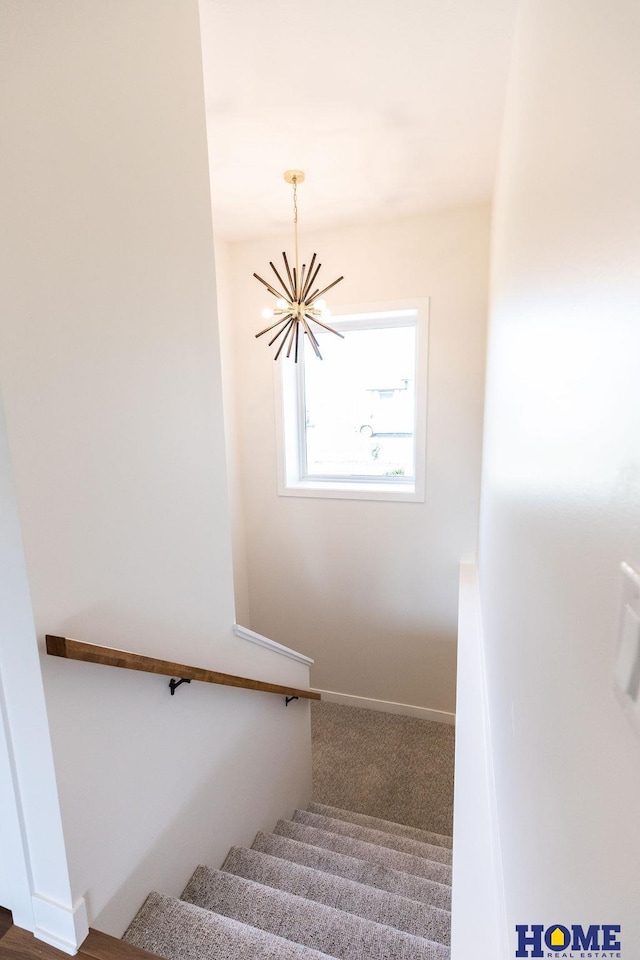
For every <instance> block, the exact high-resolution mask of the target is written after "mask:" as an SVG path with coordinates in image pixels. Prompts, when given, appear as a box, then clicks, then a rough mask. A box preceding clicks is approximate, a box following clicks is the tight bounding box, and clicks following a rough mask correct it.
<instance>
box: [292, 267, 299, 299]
mask: <svg viewBox="0 0 640 960" xmlns="http://www.w3.org/2000/svg"><path fill="white" fill-rule="evenodd" d="M293 292H294V294H295V296H294V298H293V299H294V300H296V301H297V300H298V270H297V268H296V267H294V268H293Z"/></svg>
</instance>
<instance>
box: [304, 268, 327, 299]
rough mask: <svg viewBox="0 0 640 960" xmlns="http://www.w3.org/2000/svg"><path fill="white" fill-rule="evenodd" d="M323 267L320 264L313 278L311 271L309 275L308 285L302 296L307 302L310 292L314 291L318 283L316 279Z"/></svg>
mask: <svg viewBox="0 0 640 960" xmlns="http://www.w3.org/2000/svg"><path fill="white" fill-rule="evenodd" d="M321 266H322V264H321V263H319V264H318V266H317V267H316V269H315V271H314V273H313V275H312V276H310V275H309V274H310V272H311V271H309V273H308V274H307V285H306V287H305V288H304V292H303V294H302V299H303V301H304V300H306V299H307V297H308V296H309V290H313V284H314V283H315V281H316V277H317V276H318V273H319V271H320V267H321Z"/></svg>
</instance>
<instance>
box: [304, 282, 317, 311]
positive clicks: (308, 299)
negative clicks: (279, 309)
mask: <svg viewBox="0 0 640 960" xmlns="http://www.w3.org/2000/svg"><path fill="white" fill-rule="evenodd" d="M318 296H320V290H319V289H318V287H316V289H315V290H314V291H313V293H312V294H311V296H309V295H307V296H306V297H305V298H304V305H305V307H306V308H307V310H309V309H310V308H311V304H312V303H313V301H314V300H315V299H316V297H318Z"/></svg>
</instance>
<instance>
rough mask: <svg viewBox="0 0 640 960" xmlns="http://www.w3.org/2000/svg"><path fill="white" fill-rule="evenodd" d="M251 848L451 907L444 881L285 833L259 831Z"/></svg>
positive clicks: (449, 893)
mask: <svg viewBox="0 0 640 960" xmlns="http://www.w3.org/2000/svg"><path fill="white" fill-rule="evenodd" d="M251 849H252V850H259V851H262V852H263V853H268V854H270V855H271V856H272V857H278V858H280V859H281V860H287V861H290V862H292V863H299V864H302V865H303V866H306V867H313V868H314V869H315V870H322V871H324V872H325V873H329V874H331V875H332V876H339V877H346V878H347V879H349V880H355V881H356V882H358V883H362V884H366V885H368V886H370V887H376V889H378V890H386V891H388V892H389V893H394V894H397V895H398V896H401V897H406V898H408V899H411V900H419V901H420V903H424V904H430V905H433V906H435V907H440V908H442V909H444V910H451V887H450V886H448V885H447V884H444V883H436V882H434V881H433V880H428V879H426V878H424V877H417V876H415V875H414V874H409V873H404V872H402V871H400V870H393V869H391V868H389V867H385V866H382V865H381V864H377V863H371V862H370V861H368V860H362V859H358V858H357V857H355V856H348V855H345V854H342V853H337V852H335V851H334V850H328V849H326V848H324V847H318V846H314V845H312V844H309V843H304V842H302V841H300V840H293V839H291V838H289V837H286V836H283V835H281V834H274V833H262V832H260V833H257V834H256V838H255V840H254V841H253V844H252V845H251Z"/></svg>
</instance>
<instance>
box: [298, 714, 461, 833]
mask: <svg viewBox="0 0 640 960" xmlns="http://www.w3.org/2000/svg"><path fill="white" fill-rule="evenodd" d="M311 731H312V738H313V799H314V801H315V802H316V803H319V804H326V805H328V806H331V807H339V808H342V809H343V810H350V811H354V812H355V813H361V814H365V815H368V816H371V817H377V818H382V819H383V820H391V821H395V822H397V823H400V824H407V825H409V826H412V827H418V828H420V829H422V830H426V831H432V832H434V833H437V834H447V835H451V833H452V832H453V766H454V738H455V728H454V727H453V726H451V725H449V724H446V723H434V722H432V721H430V720H418V719H417V718H415V717H401V716H398V715H397V714H393V713H380V712H378V711H376V710H364V709H361V708H360V707H343V706H341V705H339V704H335V703H327V702H325V701H321V702H312V704H311Z"/></svg>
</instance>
